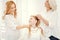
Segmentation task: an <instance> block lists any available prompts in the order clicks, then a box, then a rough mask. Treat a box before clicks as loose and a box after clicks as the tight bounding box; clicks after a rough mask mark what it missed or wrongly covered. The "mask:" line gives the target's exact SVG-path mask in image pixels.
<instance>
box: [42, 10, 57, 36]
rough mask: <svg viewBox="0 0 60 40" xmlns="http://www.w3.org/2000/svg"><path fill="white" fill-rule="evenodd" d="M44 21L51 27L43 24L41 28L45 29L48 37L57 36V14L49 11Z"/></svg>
mask: <svg viewBox="0 0 60 40" xmlns="http://www.w3.org/2000/svg"><path fill="white" fill-rule="evenodd" d="M44 14H45V15H44V16H43V18H44V19H46V20H47V21H48V22H49V26H48V27H47V26H46V25H45V24H44V23H43V22H42V23H41V27H43V29H44V31H45V33H46V35H47V37H49V36H51V35H55V34H54V33H55V31H56V30H55V29H56V28H57V16H58V15H57V12H56V11H48V12H45V13H44Z"/></svg>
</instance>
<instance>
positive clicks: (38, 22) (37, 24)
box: [29, 16, 44, 35]
mask: <svg viewBox="0 0 60 40" xmlns="http://www.w3.org/2000/svg"><path fill="white" fill-rule="evenodd" d="M31 17H33V18H35V20H37V23H36V27H38V28H40V29H41V34H42V35H44V32H43V29H42V28H41V27H39V26H40V25H39V24H40V19H38V17H37V16H31ZM29 35H31V27H29Z"/></svg>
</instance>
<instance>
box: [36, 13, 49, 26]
mask: <svg viewBox="0 0 60 40" xmlns="http://www.w3.org/2000/svg"><path fill="white" fill-rule="evenodd" d="M37 17H38V18H39V19H40V20H42V21H43V22H44V24H45V25H47V26H49V22H48V21H47V20H46V19H44V18H43V17H42V16H41V15H40V14H38V15H37Z"/></svg>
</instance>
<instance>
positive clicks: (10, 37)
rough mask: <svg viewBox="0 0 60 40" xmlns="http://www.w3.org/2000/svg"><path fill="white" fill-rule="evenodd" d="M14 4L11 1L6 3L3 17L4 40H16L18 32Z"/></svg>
mask: <svg viewBox="0 0 60 40" xmlns="http://www.w3.org/2000/svg"><path fill="white" fill-rule="evenodd" d="M16 16H17V13H16V4H15V3H14V2H13V1H7V2H6V10H5V14H4V16H3V18H4V21H5V25H6V40H18V39H19V34H20V33H19V30H17V27H18V25H17V23H16Z"/></svg>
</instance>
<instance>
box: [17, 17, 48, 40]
mask: <svg viewBox="0 0 60 40" xmlns="http://www.w3.org/2000/svg"><path fill="white" fill-rule="evenodd" d="M39 24H40V20H39V19H38V18H37V17H36V16H31V18H30V20H29V25H23V26H25V27H27V28H24V29H23V30H21V31H22V32H23V31H24V32H25V33H24V32H23V33H22V35H23V34H24V35H23V36H22V37H21V39H20V40H49V38H46V37H45V35H44V32H43V29H42V28H41V27H40V26H39ZM17 28H19V27H17ZM26 38H27V39H26Z"/></svg>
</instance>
